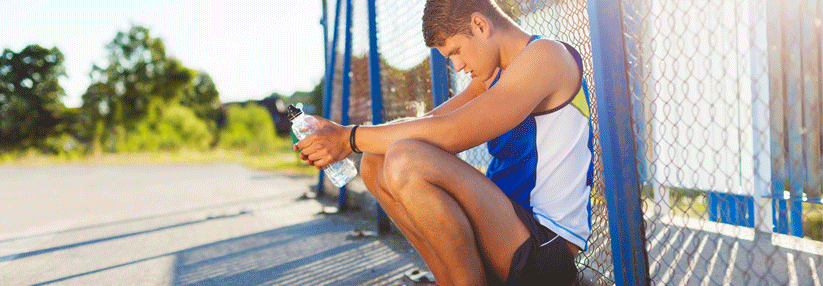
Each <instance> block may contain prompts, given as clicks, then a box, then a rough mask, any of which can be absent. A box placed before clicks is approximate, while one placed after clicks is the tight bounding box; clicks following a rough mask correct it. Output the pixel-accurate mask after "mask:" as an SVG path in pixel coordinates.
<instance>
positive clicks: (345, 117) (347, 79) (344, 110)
mask: <svg viewBox="0 0 823 286" xmlns="http://www.w3.org/2000/svg"><path fill="white" fill-rule="evenodd" d="M353 14H354V7H353V5H352V0H346V30H345V31H346V40H345V43H344V45H345V47H344V50H343V72H342V75H341V76H342V80H343V93H342V95H341V97H340V105H341V106H340V124H342V125H349V98H350V97H351V49H352V32H351V27H352V25H354V19H353V18H354V16H353ZM337 203H338V204H337V209H338V210H340V211H343V210H346V209H348V208H349V204H348V203H347V200H346V186H342V187H340V196H338V201H337Z"/></svg>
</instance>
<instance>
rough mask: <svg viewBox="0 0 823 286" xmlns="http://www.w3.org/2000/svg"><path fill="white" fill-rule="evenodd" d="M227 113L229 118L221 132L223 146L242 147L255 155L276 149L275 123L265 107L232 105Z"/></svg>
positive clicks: (228, 147) (268, 152) (230, 147)
mask: <svg viewBox="0 0 823 286" xmlns="http://www.w3.org/2000/svg"><path fill="white" fill-rule="evenodd" d="M226 113H227V116H228V120H227V122H226V126H225V128H224V129H223V130H222V131H221V133H220V143H219V145H220V146H221V147H222V148H226V149H242V150H246V152H247V153H249V154H253V155H261V154H270V153H272V152H273V151H274V146H275V142H274V140H275V134H274V123H273V121H272V119H271V116H270V115H269V112H268V111H267V110H266V109H265V108H263V107H261V106H259V105H256V104H248V105H247V106H246V107H242V106H238V105H232V106H229V108H228V110H227V111H226Z"/></svg>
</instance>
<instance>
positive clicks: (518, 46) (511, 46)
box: [497, 27, 532, 70]
mask: <svg viewBox="0 0 823 286" xmlns="http://www.w3.org/2000/svg"><path fill="white" fill-rule="evenodd" d="M497 37H498V39H497V40H498V43H500V68H501V69H504V70H505V69H506V67H508V66H509V64H510V63H511V62H512V60H514V58H515V57H516V56H517V54H519V53H520V51H522V50H523V49H524V48H526V45H528V44H529V40H530V39H531V37H532V36H531V35H529V34H528V33H526V32H524V31H523V30H521V29H520V28H519V27H510V28H509V29H507V30H502V31H500V33H498V35H497Z"/></svg>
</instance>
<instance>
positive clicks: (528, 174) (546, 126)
mask: <svg viewBox="0 0 823 286" xmlns="http://www.w3.org/2000/svg"><path fill="white" fill-rule="evenodd" d="M423 33H424V36H425V38H426V45H428V46H430V47H434V48H437V49H438V50H439V51H440V53H442V54H443V55H445V56H447V57H448V58H449V59H450V60H451V61H452V63H453V64H454V68H455V69H456V70H457V71H464V72H467V73H469V74H471V77H472V81H471V83H470V84H469V86H468V88H466V90H465V91H464V92H462V93H461V94H459V95H457V96H455V97H453V98H451V99H449V100H448V101H447V102H445V103H444V104H442V105H441V106H438V107H437V108H435V109H434V110H432V111H431V112H429V113H428V114H427V115H426V116H423V117H420V118H414V119H410V120H406V121H402V122H393V123H388V124H383V125H378V126H340V125H338V124H336V123H333V122H330V121H327V120H322V119H321V120H320V129H319V130H318V131H317V132H315V133H314V134H312V135H309V136H307V137H306V138H305V139H303V140H302V141H300V142H298V143H297V144H295V150H300V151H301V158H303V160H305V161H306V162H307V163H308V164H311V165H315V166H317V167H318V168H319V169H323V168H325V167H326V166H327V165H329V164H331V163H333V162H335V161H338V160H341V159H343V158H345V157H346V156H348V155H349V154H350V153H351V152H352V151H355V152H357V151H358V149H359V150H360V151H362V152H363V153H364V155H363V160H362V165H361V174H362V177H363V180H364V181H365V183H366V186H367V187H368V189H369V191H371V192H372V193H373V194H374V195H375V197H376V198H377V199H378V201H379V202H380V205H381V206H383V208H384V209H385V211H386V213H387V214H388V215H389V217H391V218H392V220H393V221H394V222H395V224H396V225H397V226H398V227H399V228H400V230H401V231H402V232H403V233H404V234H405V235H406V237H407V238H408V239H409V241H410V242H411V243H412V244H413V245H414V247H415V248H416V249H417V250H418V251H419V252H420V254H421V255H422V256H423V258H424V259H425V261H426V263H427V265H428V266H429V268H430V269H431V271H432V272H433V274H434V276H435V280H436V281H437V283H438V284H440V285H485V284H488V283H500V282H505V283H506V284H509V285H528V284H532V283H537V284H539V285H547V284H549V285H568V284H571V283H572V282H573V281H574V279H575V277H576V273H577V270H576V268H575V266H574V263H573V259H574V257H575V256H576V255H577V253H578V252H579V251H581V250H584V249H585V248H586V247H587V245H586V243H587V242H586V240H587V238H588V236H589V233H590V226H589V211H588V201H589V191H590V186H589V185H590V171H589V170H590V167H591V166H590V164H591V149H590V148H589V147H588V145H589V139H590V132H589V119H588V107H587V104H586V95H585V93H584V87H583V79H582V66H581V62H580V57H579V54H577V52H576V51H575V50H574V49H573V48H572V47H570V46H568V45H566V44H564V43H560V42H556V41H552V40H549V39H545V38H542V37H537V36H532V35H529V34H527V33H526V32H524V31H523V30H522V29H521V28H520V27H518V26H517V25H516V24H515V23H514V22H513V21H512V20H511V19H510V18H508V17H507V16H506V15H505V14H504V13H503V12H502V11H501V10H500V8H499V7H498V6H497V5H496V4H495V3H494V0H429V1H428V2H427V3H426V8H425V12H424V16H423ZM486 142H488V144H489V151H490V153H491V154H492V155H493V156H494V159H493V161H492V163H491V164H490V166H489V170H488V171H487V174H485V175H484V174H483V173H481V172H479V171H478V170H476V169H475V168H473V167H472V166H470V165H468V164H467V163H466V162H464V161H463V160H461V159H459V158H458V157H457V156H455V154H457V153H458V152H461V151H464V150H467V149H469V148H472V147H474V146H477V145H479V144H482V143H486Z"/></svg>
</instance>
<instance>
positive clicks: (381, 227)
mask: <svg viewBox="0 0 823 286" xmlns="http://www.w3.org/2000/svg"><path fill="white" fill-rule="evenodd" d="M375 1H376V0H368V2H369V3H368V5H369V6H368V10H369V12H368V13H369V93H370V96H371V118H372V119H371V122H372V124H374V125H377V124H381V123H383V90H382V87H381V85H380V53H379V51H378V47H377V5H376V4H375ZM375 209H376V210H377V214H376V216H377V232H378V233H381V234H383V233H388V232H389V231H391V224H390V223H389V216H388V215H386V212H385V211H383V208H382V207H380V204H379V203H376V206H375Z"/></svg>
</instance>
